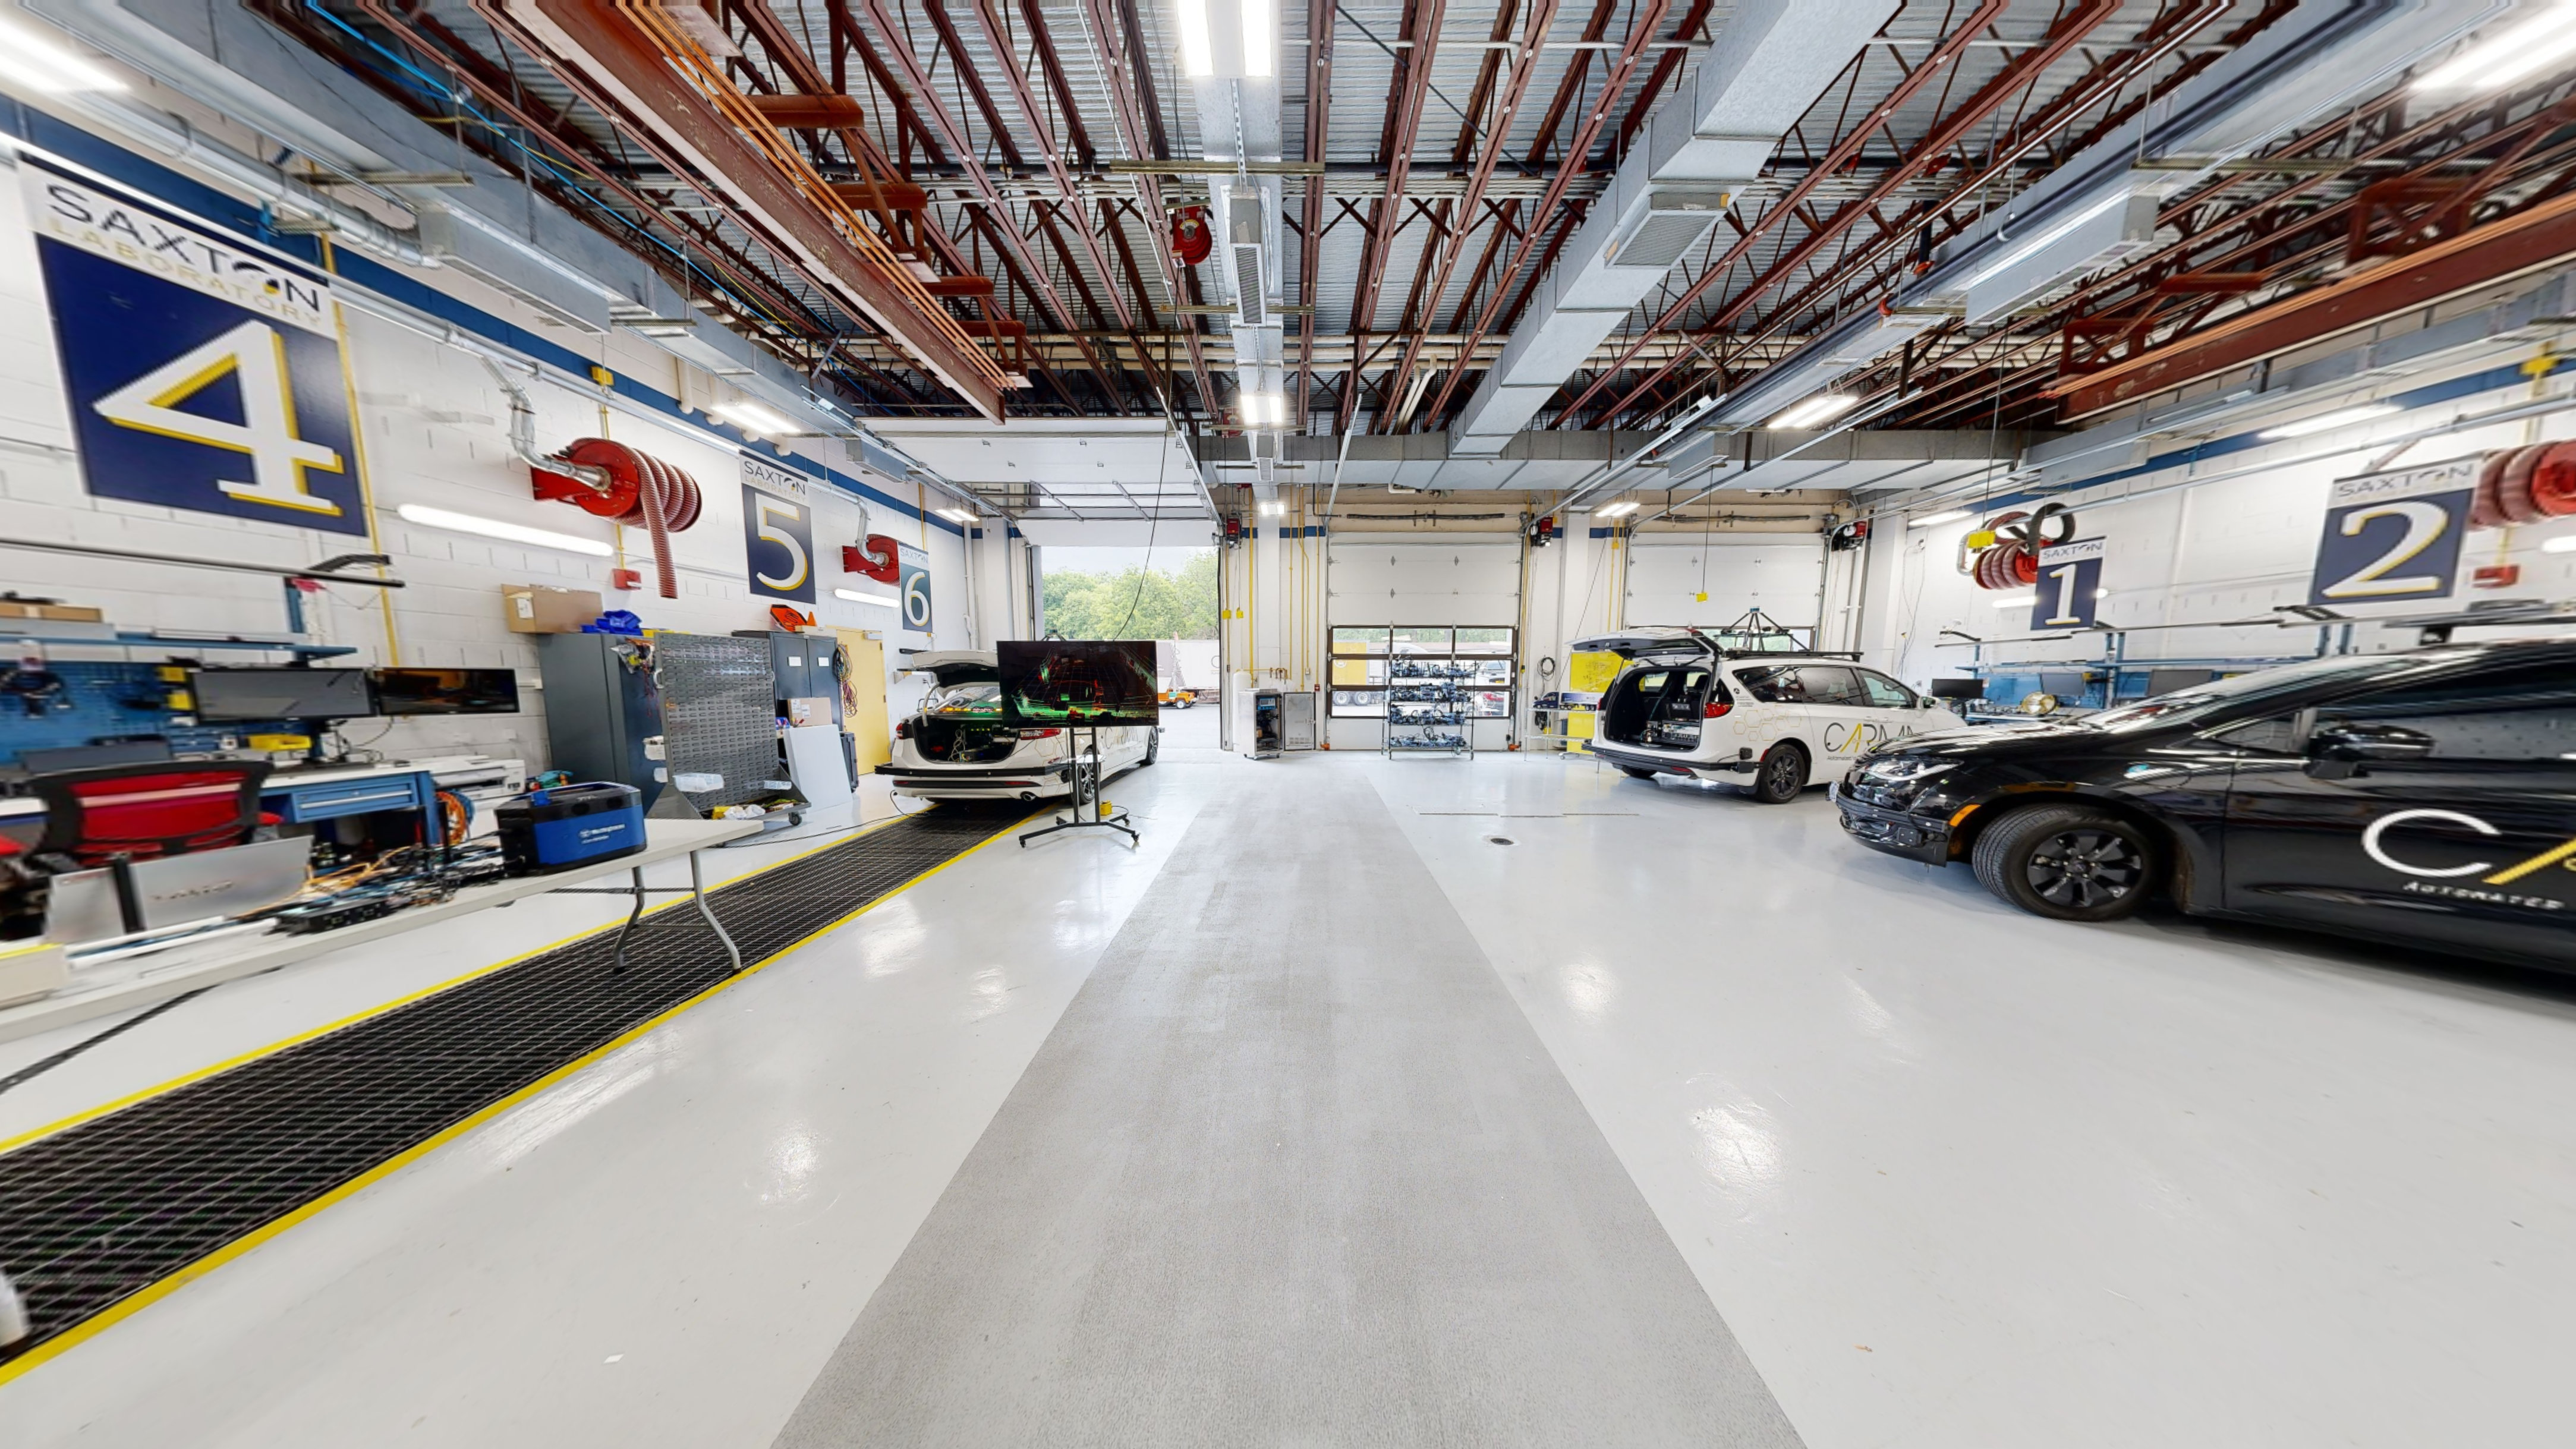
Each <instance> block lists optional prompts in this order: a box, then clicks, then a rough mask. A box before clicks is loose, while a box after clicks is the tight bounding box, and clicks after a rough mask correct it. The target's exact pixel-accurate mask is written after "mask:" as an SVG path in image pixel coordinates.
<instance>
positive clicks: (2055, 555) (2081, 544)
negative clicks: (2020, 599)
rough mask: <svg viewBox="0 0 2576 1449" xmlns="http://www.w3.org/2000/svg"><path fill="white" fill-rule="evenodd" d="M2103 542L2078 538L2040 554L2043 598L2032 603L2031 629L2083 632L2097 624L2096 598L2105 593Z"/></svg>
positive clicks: (2036, 630) (2040, 593)
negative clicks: (2095, 619)
mask: <svg viewBox="0 0 2576 1449" xmlns="http://www.w3.org/2000/svg"><path fill="white" fill-rule="evenodd" d="M2103 552H2104V549H2103V541H2102V540H2101V539H2099V538H2078V539H2073V540H2070V541H2068V542H2066V543H2052V544H2049V545H2047V546H2045V547H2043V548H2042V549H2040V551H2039V594H2038V597H2036V598H2034V599H2033V600H2031V605H2030V627H2031V629H2032V631H2033V632H2034V633H2036V632H2039V631H2041V630H2047V629H2083V628H2087V627H2090V626H2091V624H2092V623H2093V604H2094V596H2095V595H2097V594H2099V593H2101V592H2102V555H2103Z"/></svg>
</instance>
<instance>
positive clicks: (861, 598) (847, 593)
mask: <svg viewBox="0 0 2576 1449" xmlns="http://www.w3.org/2000/svg"><path fill="white" fill-rule="evenodd" d="M832 597H833V598H836V599H847V600H849V601H850V602H851V603H853V604H874V605H876V606H877V607H878V608H880V609H899V608H902V607H903V600H901V599H898V598H896V597H895V596H894V595H892V594H871V593H866V592H863V591H861V590H858V589H834V590H833V591H832Z"/></svg>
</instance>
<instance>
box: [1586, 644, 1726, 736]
mask: <svg viewBox="0 0 2576 1449" xmlns="http://www.w3.org/2000/svg"><path fill="white" fill-rule="evenodd" d="M1734 706H1735V699H1734V696H1732V695H1731V694H1729V693H1728V692H1727V688H1726V681H1725V680H1723V679H1721V678H1720V677H1719V676H1718V669H1717V661H1716V660H1714V659H1711V658H1709V657H1707V656H1706V655H1701V656H1699V657H1697V658H1671V659H1666V658H1661V657H1658V658H1653V659H1649V660H1647V661H1645V662H1644V663H1640V664H1632V665H1630V666H1628V668H1627V669H1625V670H1623V671H1621V672H1620V675H1619V677H1618V678H1617V679H1615V680H1612V681H1611V682H1610V690H1609V693H1607V694H1605V695H1603V696H1602V697H1601V724H1600V735H1601V738H1602V739H1604V740H1607V741H1608V742H1610V743H1611V744H1614V745H1630V746H1634V747H1635V748H1638V749H1642V750H1678V751H1689V750H1695V749H1697V748H1699V739H1700V726H1701V721H1703V720H1709V719H1715V718H1717V717H1718V716H1720V715H1722V714H1725V713H1726V712H1727V711H1728V710H1730V709H1732V708H1734Z"/></svg>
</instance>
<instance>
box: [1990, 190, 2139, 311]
mask: <svg viewBox="0 0 2576 1449" xmlns="http://www.w3.org/2000/svg"><path fill="white" fill-rule="evenodd" d="M2128 203H2129V188H2127V187H2125V186H2122V187H2116V188H2114V189H2113V190H2112V192H2111V194H2110V195H2108V196H2106V197H2103V198H2102V199H2101V200H2100V201H2097V202H2095V203H2093V204H2092V205H2091V206H2088V207H2086V208H2084V209H2083V210H2082V211H2079V212H2077V213H2076V214H2075V215H2073V216H2070V217H2068V218H2067V219H2066V220H2064V221H2061V222H2059V223H2058V224H2057V225H2055V226H2052V227H2050V228H2049V229H2048V230H2046V231H2044V232H2041V233H2040V234H2039V235H2038V236H2035V237H2033V238H2031V239H2030V240H2029V241H2026V242H2023V243H2022V244H2021V245H2020V246H2017V247H2014V248H2013V249H2012V250H2011V251H2008V252H2006V253H2004V254H2003V255H2002V256H2001V257H1998V258H1996V259H1995V260H1994V261H1993V262H1990V263H1988V264H1987V265H1986V267H1985V269H1984V270H1983V271H1980V272H1978V273H1977V274H1976V275H1975V276H1973V277H1970V278H1969V279H1968V285H1969V286H1971V287H1976V286H1982V285H1984V284H1985V283H1987V282H1989V281H1991V280H1993V279H1994V278H1996V277H1999V276H2001V275H2003V274H2004V273H2005V272H2007V271H2009V270H2011V269H2012V268H2014V267H2017V266H2020V265H2021V264H2022V263H2024V262H2026V261H2029V260H2030V259H2031V258H2032V257H2035V256H2038V255H2039V254H2040V253H2041V252H2044V251H2046V250H2048V249H2049V248H2050V247H2052V246H2055V245H2056V244H2057V243H2058V242H2060V241H2063V240H2065V238H2066V236H2067V235H2068V234H2069V233H2071V232H2073V231H2074V230H2075V229H2076V228H2077V227H2079V226H2082V225H2083V224H2084V223H2086V222H2088V221H2091V220H2092V219H2093V218H2095V217H2097V216H2100V215H2101V214H2102V213H2104V212H2106V211H2109V210H2110V209H2111V208H2112V207H2115V206H2126V205H2128Z"/></svg>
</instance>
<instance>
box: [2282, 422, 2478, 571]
mask: <svg viewBox="0 0 2576 1449" xmlns="http://www.w3.org/2000/svg"><path fill="white" fill-rule="evenodd" d="M2479 461H2480V460H2479V459H2476V458H2454V459H2452V460H2450V461H2449V462H2445V463H2428V464H2426V465H2425V466H2423V467H2421V468H2406V469H2402V470H2400V471H2398V472H2394V473H2370V474H2365V475H2364V476H2362V477H2359V478H2339V479H2336V480H2335V485H2334V491H2333V492H2332V493H2330V494H2328V495H2327V497H2326V527H2325V534H2324V536H2323V537H2322V538H2320V539H2319V540H2318V541H2317V572H2316V578H2315V581H2314V582H2313V583H2312V584H2310V585H2309V589H2308V602H2309V603H2311V604H2326V605H2334V604H2366V603H2370V602H2372V601H2374V600H2378V599H2409V600H2413V599H2447V598H2449V597H2450V596H2451V590H2452V588H2453V586H2454V585H2455V584H2456V583H2457V582H2458V579H2459V574H2460V536H2461V534H2462V533H2464V532H2465V531H2466V530H2467V528H2468V521H2469V501H2470V499H2471V497H2472V496H2473V495H2475V493H2476V492H2477V486H2478V464H2479Z"/></svg>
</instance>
